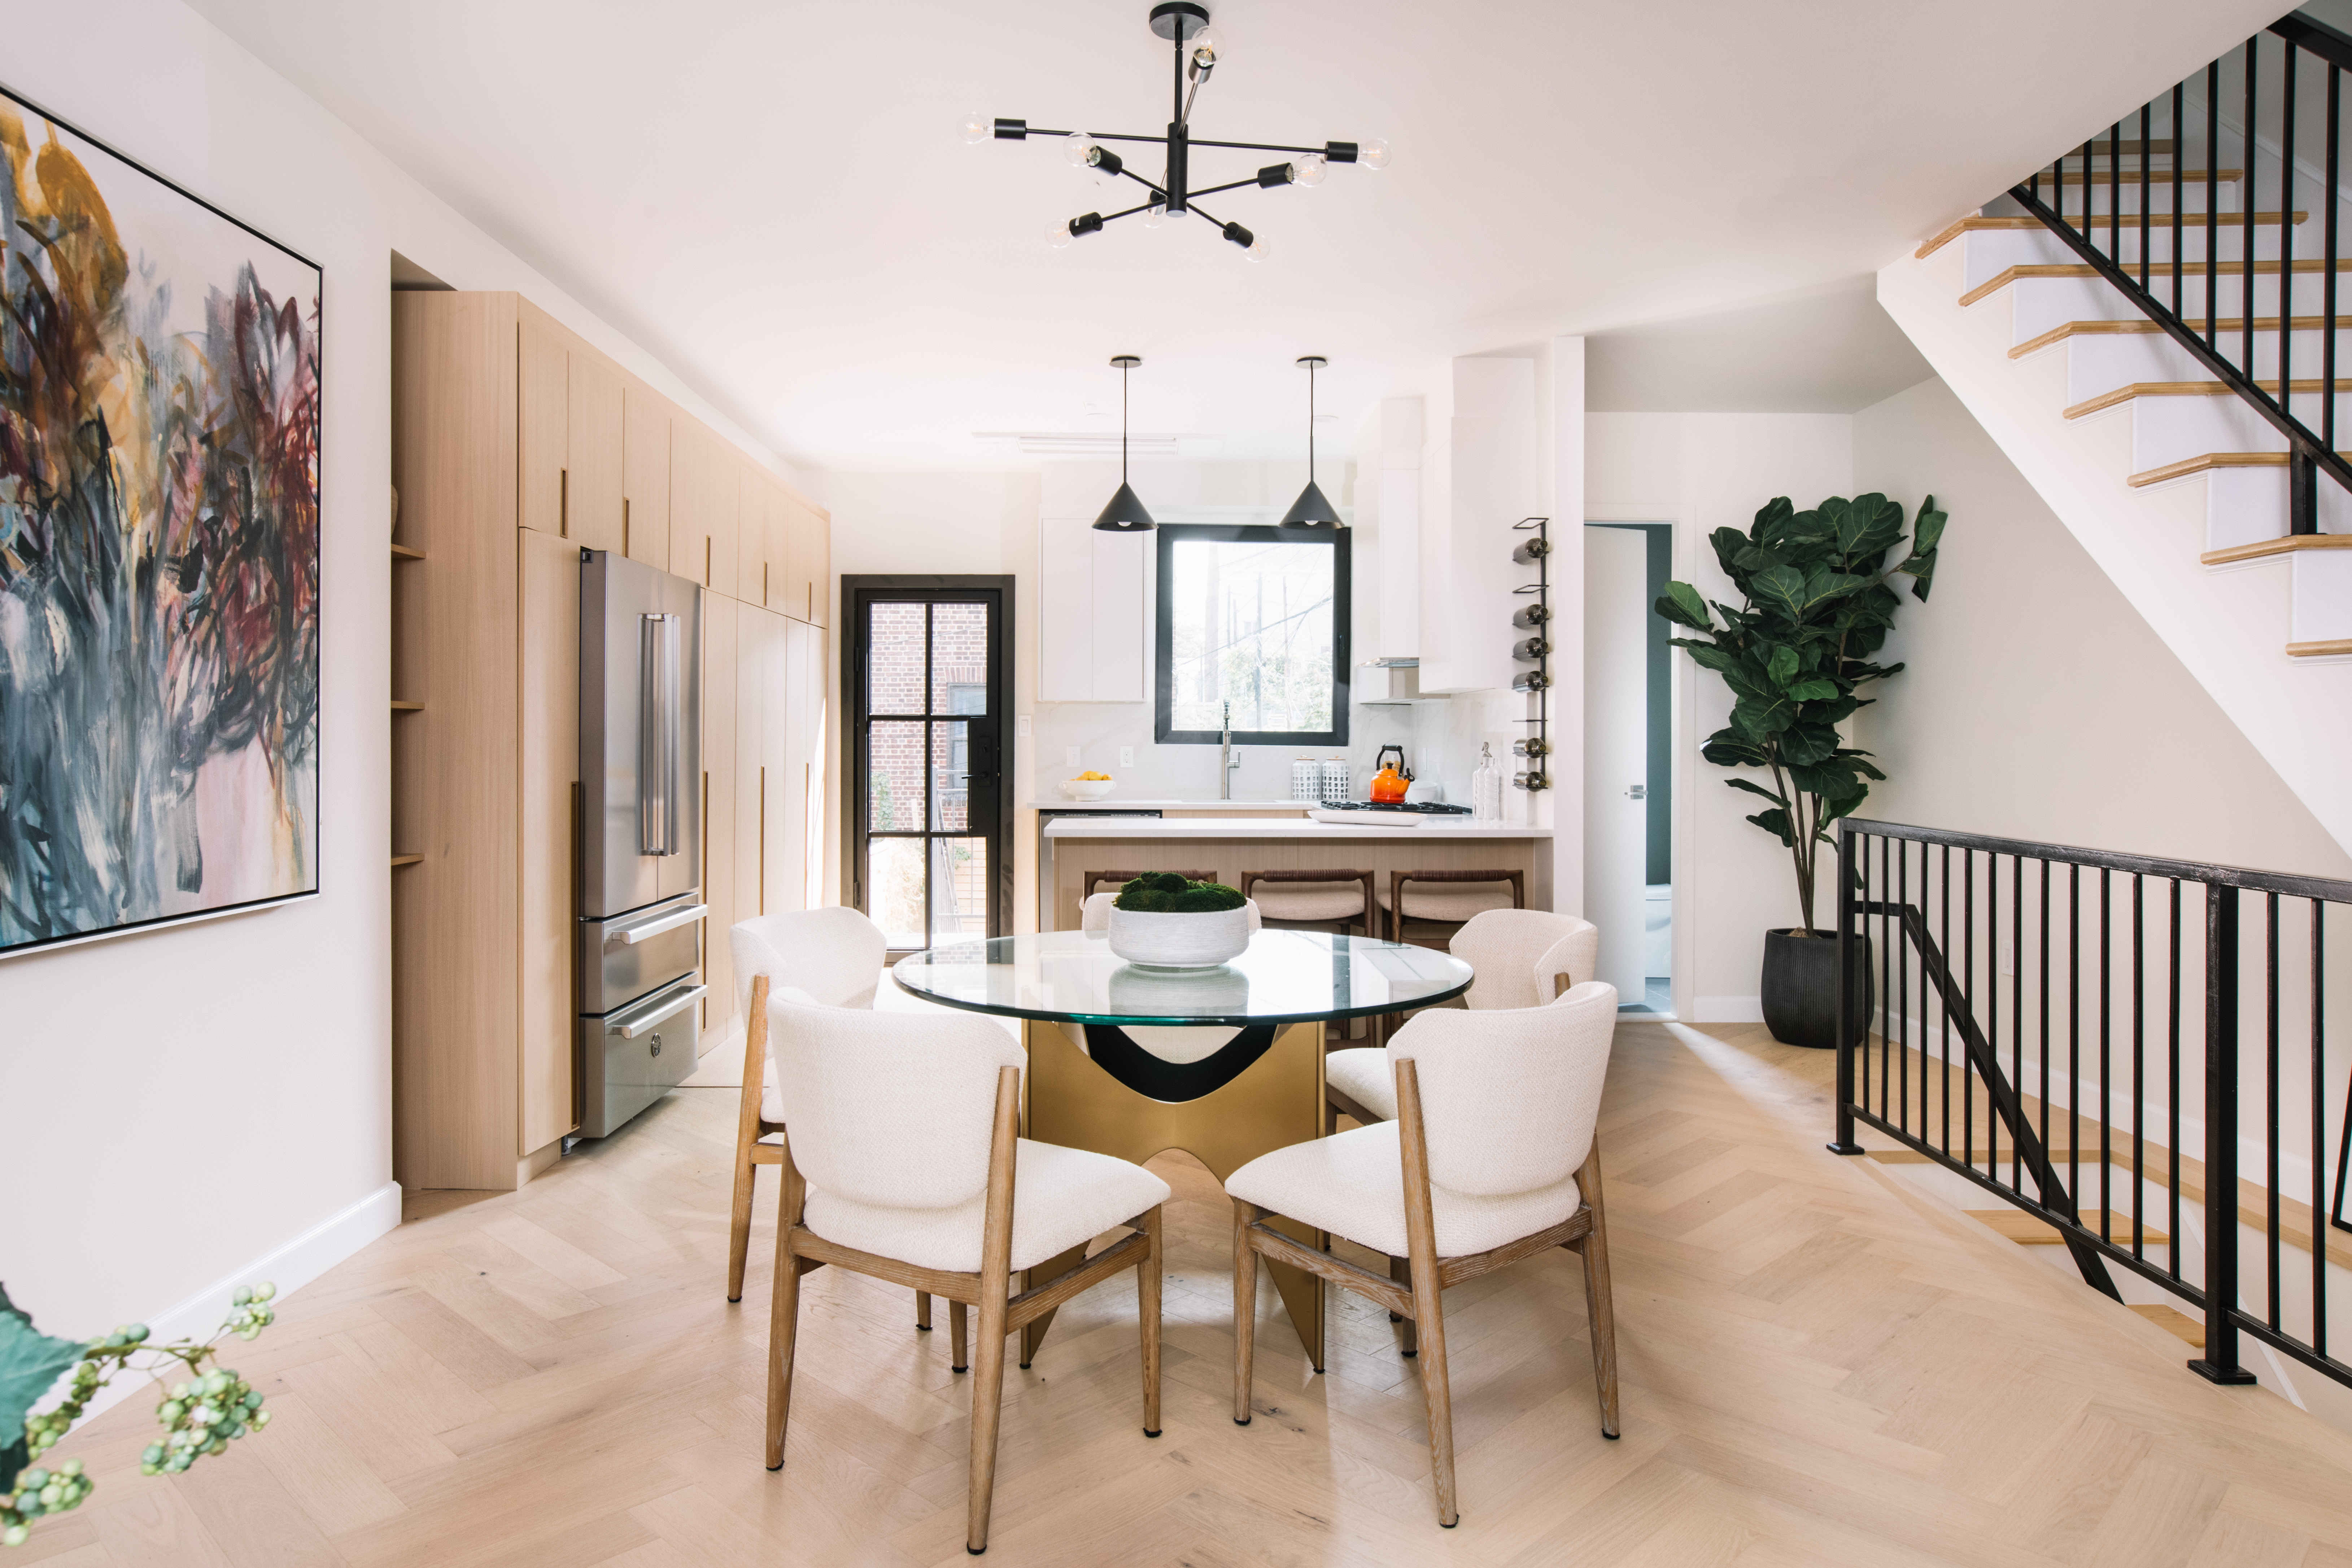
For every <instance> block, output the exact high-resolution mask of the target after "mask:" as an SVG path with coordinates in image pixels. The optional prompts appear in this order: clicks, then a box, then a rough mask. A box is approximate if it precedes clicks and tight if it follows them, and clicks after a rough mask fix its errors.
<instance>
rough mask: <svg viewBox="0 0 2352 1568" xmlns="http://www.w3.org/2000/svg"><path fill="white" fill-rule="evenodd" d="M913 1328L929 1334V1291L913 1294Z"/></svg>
mask: <svg viewBox="0 0 2352 1568" xmlns="http://www.w3.org/2000/svg"><path fill="white" fill-rule="evenodd" d="M915 1327H916V1328H917V1329H919V1330H920V1331H921V1332H922V1333H930V1332H931V1293H930V1292H929V1291H916V1292H915Z"/></svg>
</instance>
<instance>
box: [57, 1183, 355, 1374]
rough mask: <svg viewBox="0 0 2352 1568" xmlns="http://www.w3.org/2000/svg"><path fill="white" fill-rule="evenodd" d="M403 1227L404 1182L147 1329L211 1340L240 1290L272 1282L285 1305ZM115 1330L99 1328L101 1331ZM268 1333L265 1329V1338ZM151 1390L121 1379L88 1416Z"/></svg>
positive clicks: (168, 1336) (231, 1360)
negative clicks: (402, 1191) (295, 1295)
mask: <svg viewBox="0 0 2352 1568" xmlns="http://www.w3.org/2000/svg"><path fill="white" fill-rule="evenodd" d="M399 1224H400V1184H399V1183H398V1182H391V1181H388V1182H386V1183H384V1184H383V1186H380V1187H378V1188H376V1189H375V1190H374V1191H373V1192H372V1193H370V1194H368V1195H367V1196H366V1197H362V1198H361V1199H360V1200H359V1201H358V1202H357V1203H354V1204H352V1205H351V1206H349V1207H346V1208H344V1209H342V1210H341V1212H340V1213H336V1214H332V1215H330V1216H329V1217H328V1218H325V1219H322V1220H320V1222H319V1223H318V1224H316V1225H314V1226H312V1227H311V1228H310V1229H308V1230H306V1231H304V1232H302V1234H301V1235H299V1236H297V1237H296V1238H294V1239H292V1240H291V1241H289V1242H287V1243H285V1244H284V1245H283V1246H281V1247H278V1248H277V1249H273V1250H271V1251H268V1252H265V1253H263V1254H262V1255H261V1256H260V1257H258V1258H257V1259H255V1260H253V1261H252V1262H250V1263H247V1264H246V1265H244V1266H243V1267H242V1268H239V1269H237V1270H234V1271H233V1272H231V1273H230V1274H229V1275H227V1276H226V1278H224V1279H222V1280H220V1281H217V1282H216V1283H214V1284H212V1285H208V1286H206V1287H205V1289H203V1290H201V1291H197V1292H196V1293H195V1294H194V1295H193V1296H190V1297H189V1298H188V1299H187V1300H186V1301H182V1302H180V1303H179V1304H178V1305H177V1306H174V1307H172V1308H170V1309H169V1310H167V1311H164V1312H158V1313H156V1314H155V1315H154V1316H152V1317H151V1318H149V1319H148V1320H147V1325H148V1327H149V1328H151V1329H152V1330H153V1331H154V1337H155V1338H156V1339H158V1340H175V1339H205V1338H207V1337H209V1336H210V1335H212V1334H213V1333H216V1332H218V1330H219V1328H220V1326H221V1321H222V1320H223V1319H225V1318H226V1317H227V1316H228V1312H229V1306H230V1298H231V1297H232V1296H233V1295H235V1294H236V1289H237V1287H238V1286H240V1285H251V1284H257V1283H258V1282H259V1281H263V1280H268V1281H270V1282H271V1283H272V1284H275V1285H276V1286H277V1287H278V1300H279V1301H283V1300H285V1299H286V1298H287V1297H288V1296H290V1295H292V1294H293V1293H294V1292H295V1291H299V1290H300V1289H301V1288H302V1287H303V1286H305V1285H307V1284H309V1283H310V1281H313V1280H316V1279H317V1278H318V1277H319V1276H320V1275H321V1274H323V1273H325V1272H326V1271H327V1270H330V1269H331V1268H333V1267H334V1266H335V1265H336V1264H338V1263H340V1262H341V1261H342V1260H344V1259H346V1258H349V1257H351V1256H352V1254H353V1253H355V1252H357V1251H358V1250H359V1249H361V1248H362V1247H365V1246H366V1245H367V1244H368V1243H369V1242H371V1241H373V1240H374V1239H376V1238H377V1237H379V1236H386V1235H389V1234H391V1233H392V1231H393V1230H394V1229H395V1228H397V1227H398V1226H399ZM112 1326H113V1325H111V1324H104V1325H100V1327H102V1328H110V1327H112ZM263 1333H265V1334H267V1333H268V1331H267V1330H264V1331H263ZM229 1343H230V1344H231V1345H235V1344H236V1341H234V1340H232V1341H230V1342H229ZM224 1355H225V1357H226V1360H227V1362H228V1364H230V1365H232V1366H234V1365H235V1364H236V1355H235V1354H234V1352H233V1351H232V1352H224ZM148 1386H149V1383H148V1380H146V1379H142V1378H139V1377H135V1376H134V1377H119V1378H117V1379H115V1381H114V1383H113V1384H112V1385H111V1386H110V1387H108V1388H106V1389H105V1390H103V1391H102V1392H101V1393H100V1395H99V1396H98V1397H97V1398H95V1399H92V1400H91V1401H90V1402H89V1415H90V1416H95V1415H97V1414H98V1413H99V1412H100V1411H101V1410H106V1409H110V1408H111V1407H112V1406H116V1405H119V1404H121V1403H122V1401H124V1400H126V1399H130V1398H132V1397H135V1396H138V1395H140V1394H142V1393H143V1392H145V1391H146V1389H147V1388H148ZM51 1403H53V1401H51V1400H43V1401H42V1404H43V1406H45V1407H46V1406H47V1405H49V1404H51ZM85 1419H87V1416H86V1417H85Z"/></svg>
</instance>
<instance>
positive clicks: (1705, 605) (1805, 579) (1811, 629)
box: [1656, 493, 1946, 931]
mask: <svg viewBox="0 0 2352 1568" xmlns="http://www.w3.org/2000/svg"><path fill="white" fill-rule="evenodd" d="M1945 521H1946V517H1945V515H1944V514H1943V513H1942V512H1939V511H1937V509H1936V498H1935V497H1933V496H1930V497H1927V499H1926V500H1924V501H1922V502H1920V504H1919V515H1918V517H1917V518H1916V521H1915V523H1914V524H1913V526H1912V528H1911V541H1910V549H1909V550H1908V551H1907V552H1906V553H1905V554H1904V555H1903V557H1902V558H1901V559H1899V560H1896V561H1895V563H1894V564H1893V565H1892V566H1890V565H1888V564H1887V559H1888V557H1889V556H1891V555H1893V554H1894V553H1895V547H1896V546H1898V545H1900V544H1902V543H1903V528H1904V523H1903V507H1902V506H1901V505H1900V504H1899V503H1897V502H1895V501H1890V500H1888V499H1887V498H1886V497H1885V496H1881V495H1877V494H1875V493H1874V494H1871V495H1867V496H1856V497H1853V499H1852V500H1847V499H1845V498H1844V497H1840V496H1832V497H1830V498H1829V499H1828V500H1826V501H1823V502H1822V504H1821V505H1820V506H1818V507H1813V508H1812V509H1811V510H1810V511H1804V512H1800V511H1798V510H1797V509H1796V508H1795V507H1792V506H1790V503H1789V498H1788V497H1786V496H1780V497H1775V498H1774V499H1773V500H1772V501H1771V502H1770V503H1769V505H1767V506H1766V507H1764V508H1763V510H1761V511H1759V512H1758V513H1757V514H1756V521H1755V525H1754V526H1753V527H1752V528H1749V529H1748V532H1746V533H1745V534H1743V533H1741V532H1740V531H1739V530H1738V528H1717V529H1716V530H1715V532H1714V533H1713V534H1712V535H1711V536H1709V538H1708V542H1709V543H1710V544H1712V545H1713V546H1714V547H1715V557H1716V560H1717V563H1719V564H1720V565H1721V566H1722V568H1723V571H1724V575H1725V576H1727V577H1728V578H1730V579H1731V581H1732V585H1733V586H1734V587H1735V588H1737V589H1738V591H1739V594H1740V598H1741V601H1742V602H1741V604H1740V606H1739V608H1738V609H1736V610H1735V609H1733V608H1732V607H1731V606H1730V605H1728V604H1724V603H1721V602H1716V603H1710V602H1709V601H1707V599H1706V597H1705V596H1704V595H1703V594H1701V593H1700V592H1699V591H1698V590H1697V589H1696V588H1694V587H1693V586H1691V585H1690V584H1689V583H1687V582H1670V583H1668V584H1667V585H1666V592H1665V597H1664V598H1663V599H1660V600H1659V601H1658V602H1657V606H1656V608H1657V612H1658V613H1659V614H1660V615H1663V616H1664V617H1665V618H1666V619H1667V620H1668V621H1669V622H1673V623H1674V624H1675V625H1677V626H1685V627H1688V628H1690V629H1691V630H1693V631H1695V632H1704V633H1706V640H1705V641H1702V640H1700V639H1699V638H1696V637H1677V638H1675V640H1674V645H1675V647H1677V648H1682V649H1685V650H1687V651H1688V653H1690V656H1691V657H1692V659H1694V660H1695V661H1696V662H1697V663H1698V664H1701V665H1702V666H1704V667H1705V668H1706V669H1710V670H1713V671H1715V672H1716V673H1717V674H1719V675H1721V676H1722V677H1723V679H1724V684H1725V685H1727V686H1729V687H1730V688H1731V695H1732V706H1731V723H1730V724H1729V725H1728V726H1727V727H1724V728H1722V729H1719V730H1717V731H1716V732H1715V733H1714V734H1713V735H1711V736H1709V737H1707V738H1706V745H1705V746H1704V747H1701V748H1700V754H1701V755H1702V756H1704V757H1705V758H1706V759H1707V760H1708V761H1709V762H1712V763H1714V764H1716V765H1717V767H1719V768H1769V770H1770V772H1771V776H1772V785H1771V788H1769V789H1767V788H1766V787H1765V786H1764V785H1762V784H1760V783H1758V782H1757V781H1756V780H1754V779H1726V780H1724V782H1725V783H1727V784H1728V785H1729V786H1730V787H1731V788H1732V789H1741V790H1745V791H1746V792H1748V794H1750V795H1760V796H1762V797H1763V798H1764V799H1765V800H1768V801H1769V802H1771V804H1770V807H1769V809H1768V810H1761V811H1759V812H1757V813H1755V814H1754V815H1753V816H1751V817H1749V818H1748V821H1751V822H1753V823H1755V824H1756V825H1757V826H1758V827H1759V828H1761V829H1763V830H1764V831H1766V832H1768V833H1770V834H1771V835H1773V836H1774V837H1775V838H1777V839H1779V840H1780V841H1781V843H1783V844H1785V845H1786V846H1788V848H1789V851H1790V854H1791V856H1792V857H1793V859H1794V863H1795V868H1796V873H1797V903H1798V907H1799V909H1800V911H1801V917H1802V920H1803V925H1801V927H1800V929H1801V930H1807V931H1810V930H1811V929H1812V928H1813V873H1814V868H1815V865H1816V863H1817V862H1816V854H1817V851H1818V848H1819V846H1820V845H1822V844H1825V843H1833V842H1834V839H1833V838H1832V836H1831V833H1830V824H1831V823H1832V822H1834V821H1837V820H1838V819H1839V818H1840V817H1845V816H1851V815H1852V814H1853V810H1854V809H1855V808H1856V807H1858V806H1860V805H1861V804H1862V802H1863V800H1864V797H1866V796H1867V795H1868V794H1869V793H1870V782H1869V781H1870V780H1873V779H1885V777H1886V775H1885V774H1884V773H1881V772H1880V771H1879V770H1878V769H1877V768H1875V767H1874V766H1873V765H1872V764H1871V762H1870V761H1869V757H1870V754H1869V753H1868V752H1866V751H1861V750H1857V749H1855V748H1853V747H1848V746H1844V745H1842V744H1841V743H1840V739H1839V736H1838V732H1837V727H1838V726H1839V725H1840V724H1842V723H1843V722H1844V721H1845V720H1846V719H1848V718H1850V717H1852V716H1853V713H1854V711H1855V710H1856V709H1857V708H1861V707H1863V706H1866V705H1867V704H1868V702H1869V701H1870V700H1871V699H1869V698H1866V697H1857V696H1856V695H1854V691H1855V688H1856V687H1858V686H1861V685H1864V684H1865V683H1867V682H1870V681H1878V680H1884V679H1885V678H1886V677H1887V676H1889V675H1892V674H1897V673H1899V672H1900V671H1901V670H1902V668H1903V666H1902V665H1900V664H1889V665H1885V666H1881V665H1878V664H1872V663H1871V662H1870V661H1871V659H1872V658H1873V657H1874V655H1875V654H1876V653H1877V652H1878V650H1879V648H1880V647H1881V646H1882V645H1884V644H1885V641H1886V633H1887V632H1889V631H1890V630H1892V629H1893V627H1894V625H1895V610H1896V609H1897V608H1899V607H1900V606H1901V604H1902V602H1903V601H1902V599H1901V597H1900V596H1899V595H1897V594H1896V593H1895V590H1894V589H1893V588H1891V587H1889V586H1888V581H1889V580H1890V579H1892V578H1894V577H1896V576H1904V577H1908V578H1909V579H1910V580H1911V592H1912V596H1913V597H1914V598H1916V599H1918V600H1921V601H1925V600H1926V599H1927V593H1928V591H1929V590H1930V589H1931V588H1932V587H1933V586H1934V583H1935V578H1936V552H1937V548H1938V547H1939V546H1940V545H1941V544H1942V542H1943V537H1944V524H1945ZM1717 616H1720V617H1721V619H1722V624H1720V625H1717V622H1716V618H1717Z"/></svg>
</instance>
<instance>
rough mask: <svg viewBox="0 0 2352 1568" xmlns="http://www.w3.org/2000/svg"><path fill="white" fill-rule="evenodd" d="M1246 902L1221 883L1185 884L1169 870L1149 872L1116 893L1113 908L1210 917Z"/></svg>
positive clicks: (1149, 912) (1145, 912)
mask: <svg viewBox="0 0 2352 1568" xmlns="http://www.w3.org/2000/svg"><path fill="white" fill-rule="evenodd" d="M1245 902H1246V901H1245V900H1244V898H1243V897H1242V895H1241V891H1240V890H1239V889H1238V888H1231V887H1227V886H1226V885H1225V884H1224V883H1222V882H1188V881H1186V880H1185V879H1184V878H1182V877H1181V876H1179V875H1177V874H1176V873H1174V872H1172V871H1148V872H1145V873H1143V874H1142V875H1141V876H1139V877H1137V878H1136V879H1135V880H1134V881H1133V882H1130V883H1128V884H1127V885H1126V886H1125V887H1123V888H1121V889H1120V890H1119V894H1118V897H1117V898H1115V899H1113V900H1111V904H1112V906H1113V907H1114V908H1118V909H1126V910H1132V911H1135V912H1137V913H1139V914H1145V915H1213V914H1214V913H1216V912H1217V911H1218V910H1221V909H1239V908H1240V907H1241V906H1242V904H1244V903H1245Z"/></svg>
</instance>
